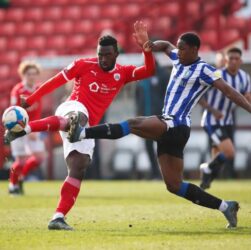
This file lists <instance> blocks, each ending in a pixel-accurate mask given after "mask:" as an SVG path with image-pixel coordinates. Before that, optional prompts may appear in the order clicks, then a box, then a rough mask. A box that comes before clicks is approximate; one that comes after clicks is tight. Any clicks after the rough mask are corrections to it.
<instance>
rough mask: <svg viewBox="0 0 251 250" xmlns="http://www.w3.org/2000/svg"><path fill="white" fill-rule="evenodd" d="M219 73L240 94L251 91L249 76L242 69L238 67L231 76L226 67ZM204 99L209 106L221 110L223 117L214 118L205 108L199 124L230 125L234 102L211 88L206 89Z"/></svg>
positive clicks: (232, 121) (208, 125)
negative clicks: (236, 71)
mask: <svg viewBox="0 0 251 250" xmlns="http://www.w3.org/2000/svg"><path fill="white" fill-rule="evenodd" d="M221 75H222V78H223V79H224V80H225V81H226V82H227V83H228V84H229V85H231V86H232V87H233V88H234V89H235V90H237V91H238V92H240V93H241V94H245V93H249V92H251V82H250V76H249V75H248V74H247V73H246V72H245V71H244V70H241V69H240V70H239V71H238V73H237V74H236V75H235V76H233V75H230V74H229V73H228V72H227V69H226V68H223V69H221ZM206 99H207V102H208V104H209V105H210V106H211V107H213V108H215V109H217V110H219V111H221V113H222V114H223V117H222V118H221V119H219V120H216V119H215V117H214V116H213V115H212V113H210V112H208V111H207V110H205V111H204V112H203V115H202V119H201V125H202V126H203V127H210V126H214V125H218V126H225V125H232V124H233V123H234V117H233V113H234V109H235V107H236V104H235V103H234V102H232V101H231V100H230V99H228V98H227V97H226V96H224V94H223V93H222V92H221V91H219V90H217V89H211V90H210V91H208V93H207V94H206Z"/></svg>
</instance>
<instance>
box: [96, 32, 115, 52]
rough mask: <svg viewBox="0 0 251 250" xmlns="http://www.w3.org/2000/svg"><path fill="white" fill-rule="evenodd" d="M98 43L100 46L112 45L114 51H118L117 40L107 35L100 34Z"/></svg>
mask: <svg viewBox="0 0 251 250" xmlns="http://www.w3.org/2000/svg"><path fill="white" fill-rule="evenodd" d="M98 44H99V45H101V46H113V47H114V49H115V50H116V51H118V42H117V40H116V39H115V38H114V37H112V36H109V35H106V36H102V37H100V38H99V40H98Z"/></svg>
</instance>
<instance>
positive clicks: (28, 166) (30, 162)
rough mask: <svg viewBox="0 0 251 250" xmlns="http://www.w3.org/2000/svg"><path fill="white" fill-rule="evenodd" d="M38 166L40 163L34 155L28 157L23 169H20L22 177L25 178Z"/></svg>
mask: <svg viewBox="0 0 251 250" xmlns="http://www.w3.org/2000/svg"><path fill="white" fill-rule="evenodd" d="M39 164H40V161H39V159H38V158H37V157H36V156H34V155H32V156H30V157H29V158H28V159H27V161H26V162H25V164H24V167H23V169H22V175H23V177H25V176H27V175H28V173H29V172H30V171H31V170H33V169H35V168H36V167H38V166H39Z"/></svg>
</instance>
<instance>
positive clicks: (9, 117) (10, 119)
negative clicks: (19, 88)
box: [2, 106, 29, 133]
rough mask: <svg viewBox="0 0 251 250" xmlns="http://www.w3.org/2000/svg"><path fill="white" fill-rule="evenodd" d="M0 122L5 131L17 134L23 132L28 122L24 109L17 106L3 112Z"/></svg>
mask: <svg viewBox="0 0 251 250" xmlns="http://www.w3.org/2000/svg"><path fill="white" fill-rule="evenodd" d="M2 122H3V125H4V127H5V128H6V129H8V130H10V131H11V132H14V133H17V132H21V131H23V130H24V128H25V126H26V124H27V123H28V122H29V116H28V114H27V112H26V110H25V109H23V108H21V107H19V106H11V107H9V108H7V109H6V110H5V111H4V113H3V116H2Z"/></svg>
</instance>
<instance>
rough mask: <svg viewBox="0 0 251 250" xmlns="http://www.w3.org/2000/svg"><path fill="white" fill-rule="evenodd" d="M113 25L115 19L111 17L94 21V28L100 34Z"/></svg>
mask: <svg viewBox="0 0 251 250" xmlns="http://www.w3.org/2000/svg"><path fill="white" fill-rule="evenodd" d="M112 27H113V21H112V20H111V19H103V20H102V22H95V23H94V30H95V32H96V33H97V34H98V35H99V34H100V33H101V32H102V31H103V30H105V29H111V28H112Z"/></svg>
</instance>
